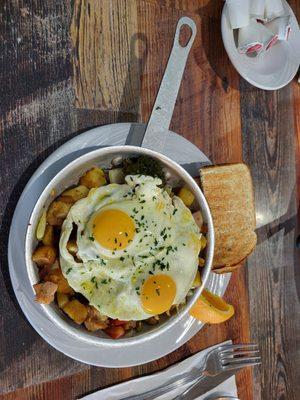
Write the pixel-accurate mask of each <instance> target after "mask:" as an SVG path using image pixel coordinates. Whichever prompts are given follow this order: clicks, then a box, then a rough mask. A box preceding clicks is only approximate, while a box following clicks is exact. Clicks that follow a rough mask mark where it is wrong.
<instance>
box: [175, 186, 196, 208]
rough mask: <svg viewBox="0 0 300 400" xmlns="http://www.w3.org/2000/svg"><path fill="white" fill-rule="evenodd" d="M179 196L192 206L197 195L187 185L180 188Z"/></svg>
mask: <svg viewBox="0 0 300 400" xmlns="http://www.w3.org/2000/svg"><path fill="white" fill-rule="evenodd" d="M178 196H179V197H180V198H181V200H182V201H183V203H184V204H185V205H186V206H187V207H190V206H191V205H192V204H193V201H194V200H195V196H194V195H193V193H192V192H191V191H190V189H188V188H186V187H185V186H184V187H182V188H181V189H180V191H179V193H178Z"/></svg>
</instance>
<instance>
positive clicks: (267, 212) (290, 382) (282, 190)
mask: <svg viewBox="0 0 300 400" xmlns="http://www.w3.org/2000/svg"><path fill="white" fill-rule="evenodd" d="M294 94H295V93H294V92H293V89H292V85H289V86H287V87H286V88H284V89H282V90H280V91H277V92H271V93H268V92H262V91H260V90H258V89H255V88H253V87H250V85H248V84H247V83H245V82H242V83H241V104H242V116H243V118H242V121H243V143H244V159H245V161H246V162H248V163H249V165H250V167H251V169H252V175H253V179H254V186H255V188H256V191H255V197H256V210H257V220H258V224H259V229H258V243H259V244H258V246H257V249H256V251H255V253H254V254H253V255H252V256H251V257H250V258H249V259H248V263H247V264H248V280H249V297H250V315H251V320H250V321H251V323H250V326H251V336H252V338H253V339H254V340H256V341H258V342H259V343H260V345H261V348H262V359H263V368H262V369H261V371H260V372H259V370H258V369H256V370H255V387H256V388H257V396H258V398H262V399H267V398H272V399H279V398H280V399H281V398H282V399H291V400H292V399H295V400H296V399H297V398H298V397H299V389H300V386H299V385H300V374H299V366H300V349H299V340H300V319H299V315H300V303H299V283H300V280H299V270H298V268H297V266H299V250H298V251H297V250H296V249H295V238H296V225H297V203H296V199H297V196H296V190H297V189H296V171H295V124H294V108H293V101H294V100H295V101H296V102H298V101H299V99H297V98H296V99H294V97H293V95H294ZM295 111H296V110H295ZM298 134H299V132H298Z"/></svg>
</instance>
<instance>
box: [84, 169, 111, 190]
mask: <svg viewBox="0 0 300 400" xmlns="http://www.w3.org/2000/svg"><path fill="white" fill-rule="evenodd" d="M79 183H80V185H83V186H86V187H87V188H89V189H92V188H95V187H99V186H103V185H106V178H105V174H104V172H103V170H102V169H101V168H92V169H90V170H89V171H87V172H86V173H85V174H84V175H83V176H82V177H81V178H80V180H79Z"/></svg>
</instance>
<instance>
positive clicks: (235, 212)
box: [200, 163, 257, 273]
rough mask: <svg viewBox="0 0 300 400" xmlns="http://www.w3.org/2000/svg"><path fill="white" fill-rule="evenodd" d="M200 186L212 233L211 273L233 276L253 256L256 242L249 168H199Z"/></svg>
mask: <svg viewBox="0 0 300 400" xmlns="http://www.w3.org/2000/svg"><path fill="white" fill-rule="evenodd" d="M200 186H201V188H202V191H203V193H204V196H205V198H206V200H207V202H208V204H209V207H210V211H211V214H212V218H213V223H214V229H215V254H214V260H213V269H214V272H217V273H226V272H232V271H234V270H235V269H237V268H238V267H239V266H240V265H241V264H242V261H243V260H244V259H245V258H246V257H247V256H248V255H249V254H250V253H251V252H252V250H253V249H254V247H255V245H256V241H257V237H256V233H255V232H254V230H255V227H256V221H255V206H254V194H253V185H252V178H251V175H250V171H249V168H248V167H247V165H246V164H243V163H238V164H227V165H219V166H209V167H204V168H201V169H200Z"/></svg>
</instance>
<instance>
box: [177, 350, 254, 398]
mask: <svg viewBox="0 0 300 400" xmlns="http://www.w3.org/2000/svg"><path fill="white" fill-rule="evenodd" d="M259 353H260V350H259V348H258V345H257V344H255V343H249V344H229V345H223V346H219V347H218V348H217V349H216V350H212V351H211V352H210V353H209V354H208V355H207V357H206V360H205V361H206V365H205V370H204V371H202V372H201V374H202V376H210V377H214V376H217V375H219V374H221V373H226V372H228V371H232V370H235V369H241V368H243V367H249V366H253V365H257V364H260V363H261V358H260V356H259ZM201 379H202V377H201V376H200V377H199V378H198V379H197V380H196V381H195V382H194V383H193V384H192V385H191V386H189V387H188V388H187V389H186V390H185V391H184V392H183V393H181V394H180V395H179V396H176V397H174V400H175V399H176V400H184V399H187V398H190V396H189V394H190V393H191V392H192V391H196V386H197V385H198V383H199V382H200V381H201ZM193 389H195V390H193Z"/></svg>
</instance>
